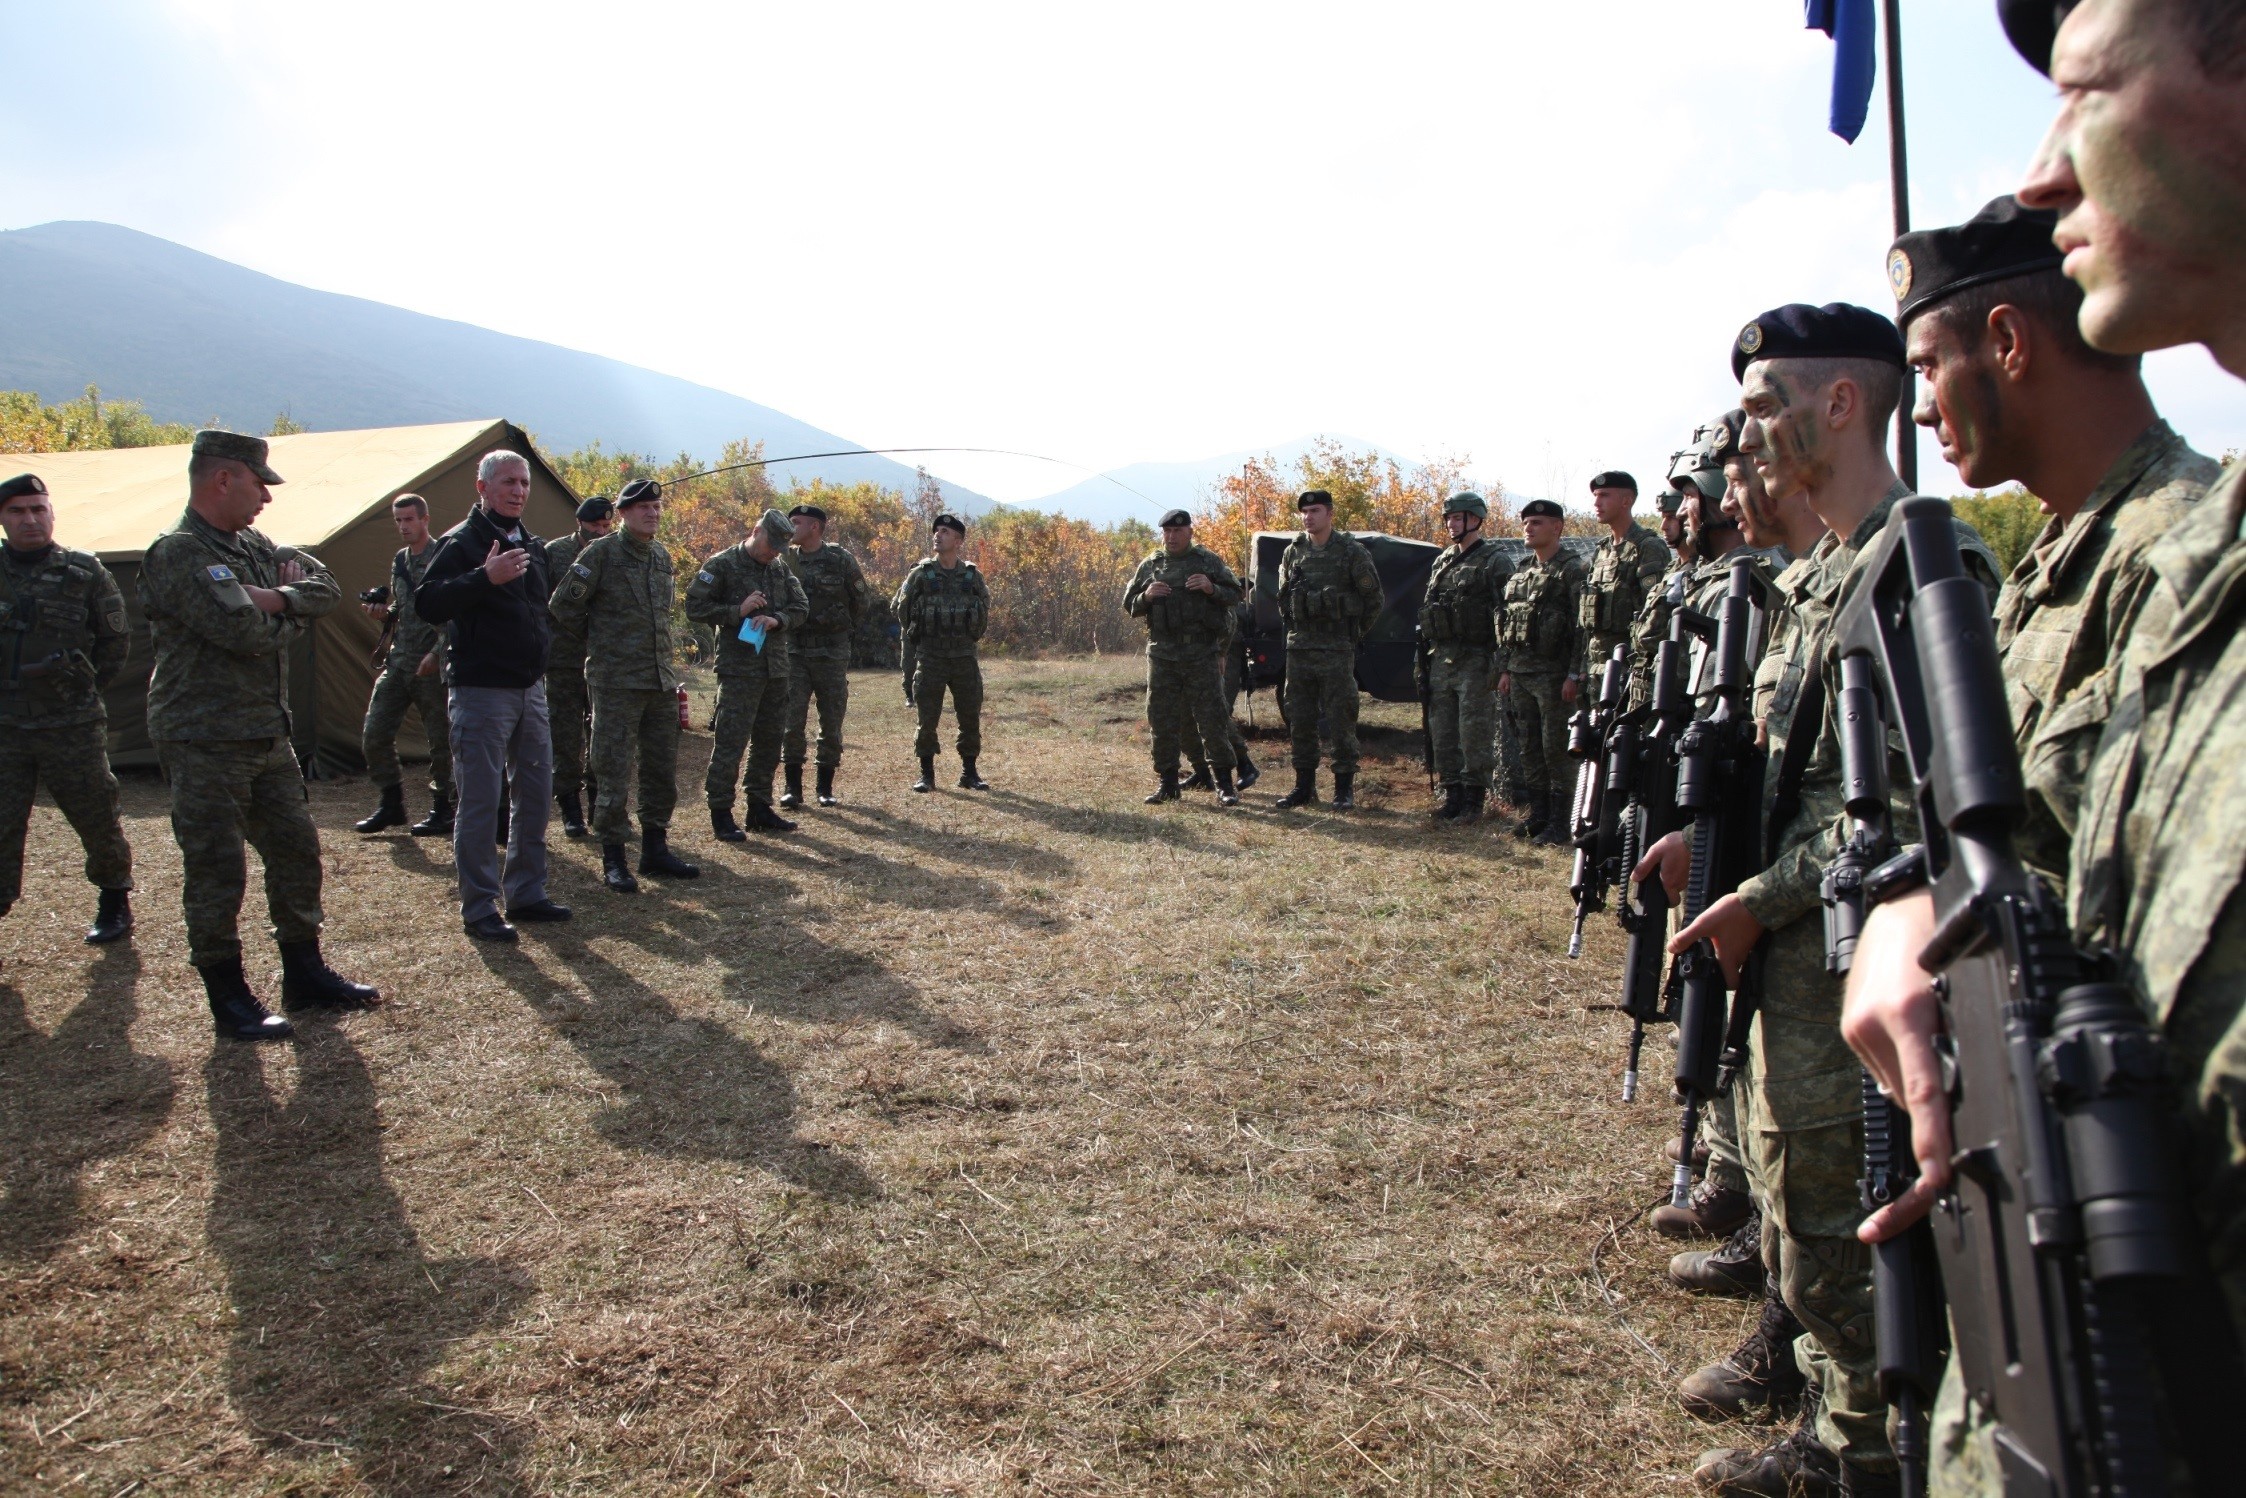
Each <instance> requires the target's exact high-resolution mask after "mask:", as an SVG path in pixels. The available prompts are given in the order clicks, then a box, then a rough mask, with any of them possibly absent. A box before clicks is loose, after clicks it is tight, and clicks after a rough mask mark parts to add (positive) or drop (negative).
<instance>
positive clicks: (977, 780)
mask: <svg viewBox="0 0 2246 1498" xmlns="http://www.w3.org/2000/svg"><path fill="white" fill-rule="evenodd" d="M928 542H929V545H930V546H931V547H932V548H933V549H934V554H933V555H931V556H926V557H922V558H921V559H920V560H919V561H918V562H915V563H914V564H913V568H912V571H910V572H908V573H906V574H905V580H904V581H903V582H902V583H899V584H898V585H897V596H896V597H895V598H893V599H891V600H890V608H891V610H892V611H893V612H894V613H895V614H896V616H897V618H898V620H899V622H900V623H902V624H903V626H904V639H905V658H906V660H907V662H908V663H909V664H908V666H907V670H906V677H905V695H906V696H908V697H910V698H911V699H912V702H913V705H914V706H915V707H916V708H917V709H919V712H920V732H919V733H918V734H917V735H915V736H914V738H913V745H912V747H913V752H914V753H915V754H917V755H919V756H920V778H919V779H918V780H916V781H914V782H913V786H912V788H913V789H914V790H916V791H920V792H922V793H926V792H928V791H932V790H934V789H935V788H936V725H937V724H938V723H940V722H941V721H942V720H943V714H944V693H945V692H946V691H949V692H950V693H951V710H952V714H953V716H954V717H955V718H956V719H957V720H958V723H959V740H958V743H959V788H960V789H961V790H967V791H987V790H989V789H990V786H989V785H988V784H987V783H986V782H985V781H984V780H983V777H982V776H980V775H978V774H976V773H975V760H976V758H977V757H978V756H980V755H981V754H982V752H983V668H982V665H981V663H980V662H979V661H977V660H976V658H975V642H976V641H977V640H980V639H981V638H982V637H983V630H984V628H985V627H986V626H987V625H988V624H989V623H990V588H989V587H988V586H987V585H986V584H985V583H984V582H983V575H982V573H980V572H978V571H977V570H976V569H975V564H974V563H973V562H970V561H968V560H967V559H966V558H965V557H963V556H961V555H960V554H959V552H960V548H961V547H963V546H965V545H966V544H967V522H966V521H964V520H961V519H960V518H959V517H958V516H957V515H949V514H945V515H938V516H937V517H936V518H935V519H934V520H933V521H931V522H930V523H929V527H928Z"/></svg>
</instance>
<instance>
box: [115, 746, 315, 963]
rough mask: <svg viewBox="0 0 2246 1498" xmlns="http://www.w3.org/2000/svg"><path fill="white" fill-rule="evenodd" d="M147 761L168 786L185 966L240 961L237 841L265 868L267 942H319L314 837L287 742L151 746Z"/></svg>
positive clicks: (241, 868)
mask: <svg viewBox="0 0 2246 1498" xmlns="http://www.w3.org/2000/svg"><path fill="white" fill-rule="evenodd" d="M156 757H157V759H158V760H159V761H160V762H161V763H162V764H163V766H164V774H165V775H166V776H168V777H169V778H170V780H171V783H172V837H173V838H174V840H176V841H177V842H178V843H179V864H180V888H179V903H180V907H181V909H182V911H183V912H184V914H185V915H186V918H187V960H188V961H189V962H192V963H193V964H194V965H195V966H197V967H207V966H209V965H210V964H212V963H214V962H225V961H228V960H229V959H232V958H238V957H240V956H241V955H242V939H241V934H240V931H239V922H240V920H241V914H242V896H243V894H244V892H245V891H246V890H247V889H248V888H249V866H248V860H247V859H245V858H244V857H243V855H242V843H243V840H244V839H247V840H248V842H249V845H250V846H251V847H253V848H255V849H257V856H258V859H259V861H261V862H262V863H263V864H264V865H265V909H266V913H267V914H268V915H270V916H271V917H272V919H273V939H274V940H275V941H279V942H299V941H311V940H313V939H315V938H316V937H318V936H319V934H320V925H321V922H322V920H323V919H324V917H323V916H322V913H321V910H320V879H321V870H320V833H319V829H318V828H316V827H314V826H313V825H312V810H311V807H310V806H309V805H308V804H307V802H306V798H305V793H304V772H303V771H302V770H301V769H300V768H299V767H298V765H297V762H296V753H295V751H294V750H292V749H290V748H289V743H288V740H286V739H196V740H192V741H189V740H179V739H171V740H165V741H162V742H159V743H158V744H157V745H156Z"/></svg>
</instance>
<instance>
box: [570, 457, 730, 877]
mask: <svg viewBox="0 0 2246 1498" xmlns="http://www.w3.org/2000/svg"><path fill="white" fill-rule="evenodd" d="M616 513H617V515H618V517H619V518H621V519H622V521H623V522H624V524H623V529H621V530H619V531H617V532H615V533H614V534H612V535H607V536H603V537H601V538H600V539H599V540H597V541H595V542H593V543H592V544H591V545H590V546H588V547H586V548H585V549H584V550H583V551H581V552H579V553H578V554H577V560H576V561H574V562H572V563H570V564H569V566H568V567H567V568H565V569H563V570H562V571H561V572H560V573H559V574H557V576H558V577H559V579H560V581H558V582H557V583H556V584H555V585H554V596H553V601H552V605H551V606H552V609H553V615H554V622H555V624H557V625H558V626H560V627H561V628H562V629H564V630H576V631H578V632H580V633H582V634H583V635H584V637H585V685H586V688H587V690H588V691H589V692H590V694H591V696H592V699H593V753H592V771H593V779H594V781H595V782H596V783H597V784H598V786H599V788H600V799H599V801H598V802H597V803H596V804H595V806H594V808H593V833H594V835H595V836H597V837H598V838H599V839H600V845H601V848H600V861H601V883H603V884H605V885H607V886H608V887H609V889H610V890H612V891H614V892H615V893H617V894H620V895H628V894H633V893H636V892H637V891H638V889H639V881H638V880H637V879H634V878H633V877H632V870H631V868H630V866H629V864H628V863H627V862H626V860H625V856H624V845H625V844H626V842H628V841H629V840H630V838H631V835H632V816H631V811H630V810H629V806H630V797H631V787H632V761H633V759H634V758H635V757H636V758H637V759H638V761H639V827H640V854H639V871H640V872H641V873H642V874H654V875H658V876H660V877H662V878H666V879H693V878H697V877H699V876H700V874H701V872H702V871H701V870H700V869H698V868H696V867H695V866H694V865H693V864H690V863H688V862H686V861H685V860H684V859H682V858H680V857H679V856H678V855H676V854H675V853H673V852H671V845H670V827H671V813H672V812H673V811H675V810H676V809H677V808H678V737H679V723H678V680H679V678H678V668H677V667H676V666H675V665H673V664H672V661H671V655H672V647H671V605H672V604H673V603H674V602H675V601H676V592H675V584H674V582H673V578H672V574H671V553H670V551H669V550H668V549H667V548H665V547H664V546H663V545H662V543H660V542H659V541H657V540H656V539H655V532H656V529H657V528H658V527H659V526H661V525H662V523H663V488H662V486H661V485H660V484H658V483H656V482H655V481H654V480H653V479H634V480H632V481H631V482H630V483H628V484H626V485H625V486H624V492H623V493H621V494H619V495H617V496H616Z"/></svg>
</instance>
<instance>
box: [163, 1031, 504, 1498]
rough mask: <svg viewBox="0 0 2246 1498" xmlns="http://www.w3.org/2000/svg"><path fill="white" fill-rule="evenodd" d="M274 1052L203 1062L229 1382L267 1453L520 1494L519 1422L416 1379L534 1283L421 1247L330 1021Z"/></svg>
mask: <svg viewBox="0 0 2246 1498" xmlns="http://www.w3.org/2000/svg"><path fill="white" fill-rule="evenodd" d="M298 1037H299V1039H298V1044H297V1048H296V1070H297V1086H296V1090H295V1092H294V1094H293V1095H292V1096H290V1097H289V1098H288V1100H287V1101H286V1102H282V1101H280V1100H279V1099H278V1098H276V1097H275V1095H274V1088H273V1085H272V1083H271V1082H270V1081H269V1080H268V1077H267V1075H266V1069H267V1068H268V1067H269V1066H270V1067H273V1068H275V1069H276V1070H278V1069H280V1068H281V1066H282V1064H283V1063H282V1062H281V1059H280V1058H281V1053H280V1052H277V1051H268V1050H264V1049H259V1048H255V1047H250V1046H241V1045H236V1044H234V1043H232V1042H230V1041H223V1040H222V1041H220V1042H219V1043H218V1045H217V1048H216V1049H215V1050H214V1051H213V1052H212V1054H211V1059H210V1062H209V1064H208V1065H207V1066H206V1067H205V1068H204V1081H205V1084H206V1087H207V1089H208V1092H209V1097H210V1111H211V1122H212V1123H213V1125H215V1126H216V1128H217V1131H218V1158H217V1172H218V1179H217V1183H216V1186H215V1188H214V1189H213V1191H212V1193H211V1209H210V1240H211V1246H212V1247H213V1248H214V1249H215V1250H217V1252H218V1255H219V1258H220V1259H221V1261H222V1262H223V1263H224V1264H225V1266H226V1293H227V1298H228V1300H229V1301H230V1302H231V1303H232V1305H233V1309H234V1330H233V1346H232V1347H231V1349H230V1350H229V1352H228V1354H227V1364H226V1383H227V1392H228V1394H229V1396H230V1397H231V1400H232V1402H233V1405H234V1408H235V1409H237V1410H239V1411H240V1412H241V1413H242V1416H243V1418H244V1419H246V1420H247V1421H248V1422H249V1424H250V1425H251V1427H252V1428H253V1429H254V1430H255V1431H256V1433H257V1436H258V1439H259V1441H260V1442H261V1443H262V1444H263V1445H264V1446H265V1447H266V1448H267V1449H269V1450H271V1451H273V1452H275V1453H285V1452H302V1453H305V1454H311V1453H314V1452H317V1451H320V1450H328V1449H332V1450H337V1451H340V1452H342V1453H344V1454H345V1455H347V1456H348V1457H349V1458H351V1460H352V1461H353V1463H354V1464H355V1468H356V1473H357V1476H358V1478H359V1480H360V1481H361V1482H363V1483H365V1484H366V1485H367V1486H368V1487H370V1488H372V1489H373V1490H374V1491H376V1492H378V1493H395V1494H401V1495H405V1494H423V1493H435V1492H443V1491H448V1490H454V1489H460V1488H466V1487H474V1488H476V1490H477V1491H479V1492H499V1493H508V1492H518V1493H519V1492H525V1491H527V1490H528V1485H527V1484H526V1483H525V1482H524V1480H523V1478H522V1476H521V1473H520V1470H519V1459H520V1454H521V1451H522V1445H523V1442H522V1437H521V1435H520V1433H519V1432H517V1431H516V1430H515V1429H513V1427H512V1426H510V1425H509V1423H508V1422H507V1421H506V1420H505V1419H504V1418H503V1417H501V1416H499V1415H496V1414H491V1413H487V1412H484V1411H479V1410H467V1409H462V1408H460V1407H459V1406H460V1405H461V1398H460V1396H459V1395H457V1394H455V1393H453V1392H452V1391H450V1390H448V1389H445V1388H444V1387H442V1386H441V1385H437V1384H433V1383H430V1382H428V1381H427V1374H428V1371H429V1370H430V1369H431V1368H432V1367H434V1366H435V1365H436V1364H438V1363H439V1362H442V1361H443V1360H444V1359H445V1358H446V1357H447V1356H449V1355H450V1353H451V1351H452V1349H451V1346H450V1344H451V1343H453V1342H456V1341H458V1340H459V1339H461V1338H462V1337H465V1336H468V1335H471V1334H473V1333H475V1332H477V1331H480V1330H482V1329H484V1328H486V1327H489V1326H493V1325H497V1324H500V1323H503V1322H505V1321H506V1320H507V1319H508V1318H509V1317H510V1316H511V1315H512V1314H513V1313H514V1311H515V1309H516V1308H517V1307H518V1306H520V1305H521V1304H522V1303H523V1301H524V1300H525V1299H527V1298H528V1296H529V1295H530V1293H531V1291H532V1289H533V1288H534V1286H533V1285H532V1282H531V1280H530V1278H529V1276H528V1275H526V1274H524V1273H523V1272H522V1271H521V1270H520V1269H517V1268H515V1267H514V1266H513V1265H509V1264H504V1263H496V1262H494V1261H492V1260H489V1259H431V1258H429V1257H427V1256H426V1255H425V1254H424V1253H423V1251H422V1246H421V1241H420V1238H419V1237H418V1235H416V1234H415V1232H414V1230H413V1224H412V1223H411V1222H410V1221H409V1220H408V1219H407V1217H406V1212H405V1206H404V1204H403V1203H402V1202H400V1201H399V1200H398V1194H397V1192H396V1191H394V1190H392V1189H391V1186H390V1183H389V1181H388V1179H387V1178H385V1176H384V1175H383V1171H382V1132H381V1130H382V1124H381V1120H380V1117H379V1114H378V1110H377V1108H376V1103H375V1093H374V1082H373V1079H372V1078H371V1077H369V1076H368V1074H367V1069H366V1064H365V1062H364V1061H362V1060H361V1059H360V1057H359V1053H358V1050H357V1049H356V1048H355V1047H354V1046H353V1045H352V1043H351V1041H350V1039H349V1038H348V1037H347V1036H346V1035H345V1034H344V1033H343V1031H342V1030H340V1029H338V1028H336V1027H335V1026H334V1025H333V1024H329V1023H324V1022H321V1021H319V1020H314V1021H312V1022H310V1023H308V1024H305V1025H302V1026H300V1027H299V1030H298Z"/></svg>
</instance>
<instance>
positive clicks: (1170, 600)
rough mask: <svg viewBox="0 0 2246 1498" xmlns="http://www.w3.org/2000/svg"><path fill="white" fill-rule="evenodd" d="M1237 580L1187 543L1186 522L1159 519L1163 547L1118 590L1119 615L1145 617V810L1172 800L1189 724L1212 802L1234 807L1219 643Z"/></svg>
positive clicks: (1227, 628)
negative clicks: (1148, 791) (1148, 764)
mask: <svg viewBox="0 0 2246 1498" xmlns="http://www.w3.org/2000/svg"><path fill="white" fill-rule="evenodd" d="M1239 602H1240V580H1239V579H1238V578H1236V577H1234V576H1233V575H1232V569H1231V568H1230V567H1227V566H1225V564H1224V558H1222V557H1220V556H1218V555H1217V554H1216V553H1215V552H1213V551H1211V550H1209V548H1207V547H1206V546H1196V545H1194V543H1193V517H1192V516H1191V515H1189V514H1187V513H1186V512H1185V511H1183V510H1172V511H1170V513H1169V514H1167V515H1164V516H1163V517H1162V548H1161V550H1159V551H1157V552H1155V553H1154V554H1153V555H1152V556H1150V557H1148V558H1147V559H1146V560H1145V561H1143V562H1141V563H1139V567H1138V571H1136V572H1134V573H1132V574H1131V581H1130V584H1129V585H1128V586H1127V587H1125V588H1124V590H1123V612H1124V613H1126V614H1129V615H1130V616H1131V617H1132V618H1134V619H1144V620H1145V621H1146V629H1147V645H1146V722H1147V728H1148V730H1149V731H1150V734H1151V736H1152V742H1153V747H1154V773H1155V776H1156V778H1157V779H1158V780H1159V781H1160V784H1159V785H1157V786H1156V787H1155V790H1154V794H1153V795H1151V796H1149V797H1147V798H1146V804H1147V805H1149V806H1154V805H1157V804H1159V803H1160V802H1164V801H1175V800H1177V799H1178V751H1179V749H1180V747H1181V743H1180V741H1181V739H1182V738H1183V734H1182V732H1181V728H1182V726H1183V724H1184V723H1185V721H1186V720H1188V719H1190V720H1191V721H1192V723H1193V726H1194V727H1195V729H1196V730H1197V731H1198V733H1199V737H1200V741H1201V745H1202V751H1203V752H1204V753H1205V754H1206V755H1207V756H1208V760H1209V766H1210V768H1211V769H1212V770H1213V771H1214V772H1215V775H1216V787H1217V804H1218V805H1220V806H1237V805H1239V804H1240V793H1239V792H1238V791H1235V790H1234V789H1233V788H1232V766H1233V757H1232V735H1231V734H1230V732H1229V731H1228V730H1229V729H1230V728H1231V726H1232V712H1231V709H1229V708H1228V707H1226V706H1225V702H1224V654H1223V653H1224V642H1225V640H1226V639H1227V638H1228V637H1229V636H1230V634H1231V627H1232V626H1231V619H1232V610H1233V608H1234V607H1235V606H1236V605H1237V604H1238V603H1239Z"/></svg>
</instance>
